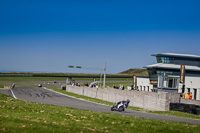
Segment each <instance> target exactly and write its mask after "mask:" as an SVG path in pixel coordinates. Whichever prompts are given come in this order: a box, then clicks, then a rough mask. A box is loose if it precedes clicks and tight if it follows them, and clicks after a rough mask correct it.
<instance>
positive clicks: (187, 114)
mask: <svg viewBox="0 0 200 133" xmlns="http://www.w3.org/2000/svg"><path fill="white" fill-rule="evenodd" d="M48 88H49V89H52V90H54V91H57V92H61V93H63V94H67V95H69V96H73V97H76V98H80V99H85V100H88V101H91V102H96V103H101V104H105V105H109V106H112V105H113V103H112V102H107V101H104V100H101V99H96V98H91V97H87V96H83V95H78V94H75V93H71V92H67V91H65V90H61V89H60V88H57V87H48ZM128 109H131V110H135V111H141V112H147V113H154V114H160V115H168V116H176V117H183V118H191V119H198V120H200V116H199V115H194V114H189V113H183V112H178V111H151V110H145V109H142V108H138V107H132V106H129V107H128Z"/></svg>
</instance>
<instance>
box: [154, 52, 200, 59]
mask: <svg viewBox="0 0 200 133" xmlns="http://www.w3.org/2000/svg"><path fill="white" fill-rule="evenodd" d="M152 56H168V57H182V58H193V59H200V56H198V55H192V54H177V53H161V54H152Z"/></svg>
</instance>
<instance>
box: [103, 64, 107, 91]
mask: <svg viewBox="0 0 200 133" xmlns="http://www.w3.org/2000/svg"><path fill="white" fill-rule="evenodd" d="M106 65H107V63H106V62H105V68H104V79H103V88H105V84H106Z"/></svg>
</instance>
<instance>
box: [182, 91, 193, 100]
mask: <svg viewBox="0 0 200 133" xmlns="http://www.w3.org/2000/svg"><path fill="white" fill-rule="evenodd" d="M184 98H185V99H192V92H188V93H186V94H185V95H184Z"/></svg>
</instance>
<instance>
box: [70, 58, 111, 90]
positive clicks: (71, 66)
mask: <svg viewBox="0 0 200 133" xmlns="http://www.w3.org/2000/svg"><path fill="white" fill-rule="evenodd" d="M106 66H107V63H106V62H105V67H104V68H103V69H104V80H103V88H105V84H106ZM68 67H69V68H79V69H82V68H85V69H98V70H101V74H100V83H101V81H102V68H99V67H95V68H88V67H83V66H73V65H69V66H68Z"/></svg>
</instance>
